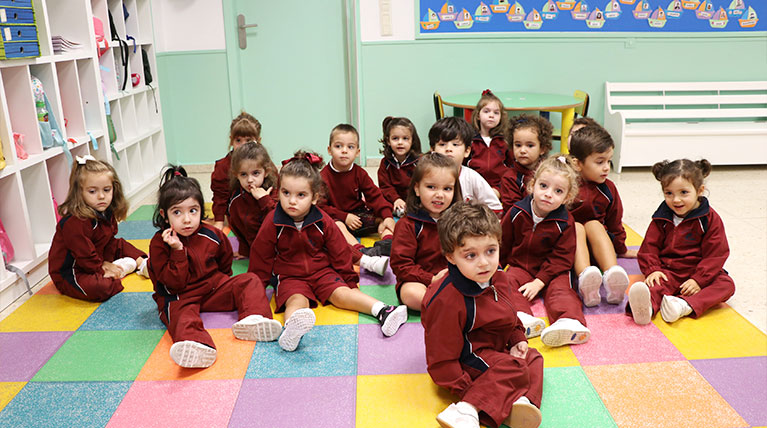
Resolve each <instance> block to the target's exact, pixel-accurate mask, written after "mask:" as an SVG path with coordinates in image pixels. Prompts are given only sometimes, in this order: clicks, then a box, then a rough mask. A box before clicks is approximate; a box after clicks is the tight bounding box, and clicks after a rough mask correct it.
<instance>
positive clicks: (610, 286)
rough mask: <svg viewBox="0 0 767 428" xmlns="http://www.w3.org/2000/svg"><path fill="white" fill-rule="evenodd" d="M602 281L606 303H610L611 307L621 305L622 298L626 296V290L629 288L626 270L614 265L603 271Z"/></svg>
mask: <svg viewBox="0 0 767 428" xmlns="http://www.w3.org/2000/svg"><path fill="white" fill-rule="evenodd" d="M602 280H603V281H604V283H605V289H606V290H607V303H612V304H613V305H618V304H620V303H622V302H623V297H625V296H626V289H627V288H628V286H629V276H628V274H627V273H626V270H625V269H623V268H622V267H620V266H618V265H615V266H613V267H611V268H610V269H607V270H606V271H605V274H604V275H603V276H602Z"/></svg>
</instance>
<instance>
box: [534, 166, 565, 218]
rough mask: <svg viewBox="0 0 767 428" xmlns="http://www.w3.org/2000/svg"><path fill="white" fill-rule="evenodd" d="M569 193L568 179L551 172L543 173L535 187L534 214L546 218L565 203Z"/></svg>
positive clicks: (536, 181)
mask: <svg viewBox="0 0 767 428" xmlns="http://www.w3.org/2000/svg"><path fill="white" fill-rule="evenodd" d="M569 191H570V181H569V180H568V179H567V177H565V176H564V175H562V174H556V173H553V172H551V171H549V170H546V171H543V172H541V173H540V174H539V175H538V179H537V180H535V185H534V186H533V212H535V215H537V216H538V217H546V216H547V215H549V213H550V212H552V211H554V210H556V209H557V208H559V207H560V206H562V204H563V203H565V199H567V193H568V192H569Z"/></svg>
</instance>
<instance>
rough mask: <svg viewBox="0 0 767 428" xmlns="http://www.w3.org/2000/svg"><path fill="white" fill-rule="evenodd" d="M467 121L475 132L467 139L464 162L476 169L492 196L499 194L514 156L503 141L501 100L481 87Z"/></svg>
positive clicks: (505, 118)
mask: <svg viewBox="0 0 767 428" xmlns="http://www.w3.org/2000/svg"><path fill="white" fill-rule="evenodd" d="M471 124H472V125H474V128H475V130H476V131H475V132H476V134H475V135H474V137H473V138H472V140H471V156H470V157H469V160H468V162H467V163H466V166H468V167H469V168H472V169H473V170H475V171H477V172H478V173H479V174H480V175H481V176H482V178H484V179H485V180H486V181H487V183H488V184H489V185H490V187H492V188H493V192H495V196H496V197H497V198H500V197H501V178H502V177H503V176H504V175H505V174H506V172H507V171H508V169H509V168H511V165H512V163H513V162H514V156H513V154H512V152H511V149H510V148H509V143H508V142H507V141H506V134H507V133H508V130H509V116H508V114H507V113H506V110H504V108H503V102H501V100H500V99H499V98H498V97H497V96H495V94H493V93H492V92H491V91H490V89H485V90H484V91H483V92H482V96H481V97H480V98H479V101H478V102H477V107H475V108H474V111H472V114H471Z"/></svg>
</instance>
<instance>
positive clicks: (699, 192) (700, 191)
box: [698, 184, 706, 196]
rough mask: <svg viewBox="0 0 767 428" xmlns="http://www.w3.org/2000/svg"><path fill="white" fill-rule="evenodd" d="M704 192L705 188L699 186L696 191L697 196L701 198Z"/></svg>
mask: <svg viewBox="0 0 767 428" xmlns="http://www.w3.org/2000/svg"><path fill="white" fill-rule="evenodd" d="M704 190H706V186H705V185H703V184H701V185H700V188H699V189H698V196H703V191H704Z"/></svg>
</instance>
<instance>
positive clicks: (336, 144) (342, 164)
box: [328, 132, 360, 171]
mask: <svg viewBox="0 0 767 428" xmlns="http://www.w3.org/2000/svg"><path fill="white" fill-rule="evenodd" d="M328 154H329V155H330V157H331V158H332V161H333V166H334V167H335V168H336V169H339V170H341V171H346V170H347V169H349V168H351V166H352V164H353V163H354V159H356V158H357V155H359V154H360V147H359V142H358V141H357V136H356V135H354V134H353V133H351V132H334V133H333V138H331V140H330V145H329V146H328Z"/></svg>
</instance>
